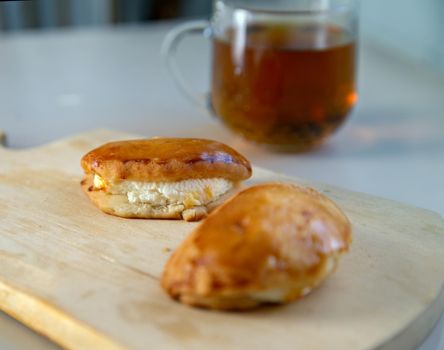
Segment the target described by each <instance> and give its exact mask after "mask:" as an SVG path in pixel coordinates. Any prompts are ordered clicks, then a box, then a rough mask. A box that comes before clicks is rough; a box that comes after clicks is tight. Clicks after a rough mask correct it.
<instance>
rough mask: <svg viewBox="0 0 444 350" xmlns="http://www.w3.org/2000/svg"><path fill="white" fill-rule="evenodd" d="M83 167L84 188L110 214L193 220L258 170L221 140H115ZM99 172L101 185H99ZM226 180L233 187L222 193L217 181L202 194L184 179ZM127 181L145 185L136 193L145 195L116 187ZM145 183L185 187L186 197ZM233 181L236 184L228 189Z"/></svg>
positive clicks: (88, 157)
mask: <svg viewBox="0 0 444 350" xmlns="http://www.w3.org/2000/svg"><path fill="white" fill-rule="evenodd" d="M81 166H82V168H83V169H84V171H85V178H84V179H83V181H82V188H83V190H84V191H85V193H86V194H87V195H88V197H89V198H90V199H91V201H92V202H93V203H94V204H95V205H97V206H98V207H99V208H100V209H101V210H102V211H104V212H105V213H108V214H112V215H116V216H121V217H125V218H145V219H182V218H183V219H184V220H187V221H197V220H200V219H202V218H203V217H205V216H206V215H207V214H208V212H210V211H211V210H212V209H213V208H214V207H216V206H217V205H218V204H220V203H221V202H222V201H223V200H224V199H226V198H227V197H228V196H229V195H230V194H231V193H232V192H233V191H234V190H235V188H236V185H237V184H238V183H239V182H240V181H241V180H244V179H246V178H249V177H250V176H251V172H252V170H251V165H250V163H249V162H248V160H247V159H245V158H244V157H243V156H242V155H240V154H239V153H238V152H236V151H235V150H234V149H232V148H231V147H228V146H227V145H224V144H222V143H220V142H216V141H211V140H204V139H191V138H154V139H149V140H131V141H118V142H110V143H107V144H104V145H103V146H100V147H98V148H96V149H94V150H92V151H90V152H88V153H87V154H86V155H85V156H83V158H82V160H81ZM95 176H97V177H96V179H97V181H98V182H99V183H100V186H99V185H96V186H97V187H95V186H94V178H95ZM221 179H223V181H225V183H226V184H227V183H228V184H229V185H227V186H228V187H227V189H224V190H222V191H221V189H220V187H218V188H219V190H218V191H219V192H217V191H216V192H213V189H212V187H211V185H208V187H205V188H204V189H203V190H201V191H202V192H199V189H198V190H196V187H194V189H187V188H185V187H184V185H183V183H182V182H181V181H184V180H205V181H208V183H211V181H213V184H214V183H215V184H216V185H217V183H218V182H217V181H219V180H221ZM126 182H136V183H138V184H137V186H141V187H139V189H138V190H137V191H138V192H136V195H138V196H142V197H144V198H145V199H142V200H138V199H137V197H136V200H133V199H132V198H134V197H131V198H130V197H129V196H134V193H133V192H131V193H130V190H129V189H124V190H121V189H120V190H115V188H116V186H117V187H118V188H122V187H121V185H122V184H123V185H126ZM144 184H150V186H151V188H153V186H154V188H156V186H160V187H161V186H163V187H165V186H170V188H171V189H173V190H171V191H173V192H174V189H175V188H176V189H177V188H178V187H177V186H179V187H180V189H179V190H178V191H182V192H180V195H182V197H181V199H180V200H179V199H177V197H176V198H175V199H174V198H173V199H171V198H169V197H168V198H165V196H164V197H162V196H159V198H157V197H152V196H151V195H152V192H149V191H150V190H147V189H143V185H144ZM153 184H154V185H153ZM219 184H220V181H219ZM231 185H233V187H232V188H231V190H228V189H229V188H230V187H231ZM119 186H120V187H119ZM175 186H176V187H175ZM147 191H148V192H147ZM171 191H170V193H171ZM193 191H195V192H193ZM196 191H197V192H196ZM224 191H227V192H224ZM125 192H126V193H125ZM196 193H197V194H196ZM195 195H197V196H198V199H197V200H196V199H195ZM150 196H151V197H150ZM199 196H200V197H199ZM173 197H174V196H173ZM203 197H205V198H204V199H203V200H202V198H203ZM147 198H148V199H147ZM199 198H200V199H199ZM130 199H131V200H130Z"/></svg>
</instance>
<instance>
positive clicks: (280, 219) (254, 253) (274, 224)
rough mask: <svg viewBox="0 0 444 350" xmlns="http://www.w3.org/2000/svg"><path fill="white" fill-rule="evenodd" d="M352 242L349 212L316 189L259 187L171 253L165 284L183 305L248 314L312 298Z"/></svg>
mask: <svg viewBox="0 0 444 350" xmlns="http://www.w3.org/2000/svg"><path fill="white" fill-rule="evenodd" d="M350 243H351V225H350V222H349V221H348V219H347V217H346V216H345V215H344V213H343V212H342V211H341V210H340V209H339V208H338V207H337V206H336V205H335V204H334V203H333V202H332V201H331V200H329V199H328V198H326V197H325V196H323V195H321V194H320V193H318V192H316V191H315V190H313V189H308V188H302V187H298V186H294V185H290V184H280V183H273V184H261V185H256V186H253V187H250V188H248V189H246V190H243V191H241V192H239V193H238V194H237V195H235V196H234V197H232V198H231V199H230V200H228V201H226V202H225V203H224V204H223V205H222V206H220V207H219V208H217V209H216V210H215V211H214V212H213V213H212V214H210V215H209V216H208V218H207V219H206V220H205V221H203V222H202V223H201V224H200V225H199V226H198V227H197V228H196V229H195V230H194V231H193V232H192V233H191V234H190V235H189V236H188V237H187V238H186V240H185V241H184V242H183V243H182V244H181V245H180V247H179V248H178V249H177V250H176V251H175V252H174V254H173V255H172V256H171V258H170V260H169V261H168V263H167V264H166V266H165V269H164V272H163V276H162V280H161V285H162V287H163V288H164V289H165V290H166V291H167V293H168V294H170V296H172V297H173V298H175V299H178V300H180V301H182V302H184V303H187V304H191V305H196V306H202V307H209V308H214V309H248V308H252V307H255V306H258V305H260V304H263V303H270V302H271V303H285V302H289V301H291V300H294V299H296V298H299V297H301V296H303V295H305V294H307V293H308V292H309V291H310V290H311V289H312V288H313V287H315V286H316V285H318V284H319V283H320V282H321V281H322V280H324V279H325V277H326V276H328V275H329V274H330V273H331V272H332V271H333V270H334V268H335V267H336V265H337V261H338V258H339V255H340V254H341V253H343V252H345V251H347V250H348V247H349V245H350Z"/></svg>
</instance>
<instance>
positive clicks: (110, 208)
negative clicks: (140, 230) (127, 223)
mask: <svg viewBox="0 0 444 350" xmlns="http://www.w3.org/2000/svg"><path fill="white" fill-rule="evenodd" d="M93 178H94V175H92V174H89V175H86V176H85V177H84V179H83V180H82V181H81V183H80V185H81V186H82V189H83V191H84V192H85V194H86V195H87V196H88V197H89V199H90V200H91V202H93V204H94V205H96V206H97V207H98V208H99V209H100V210H102V211H103V212H105V213H107V214H110V215H114V216H120V217H122V218H139V219H177V220H180V219H184V220H186V221H199V220H201V219H203V218H204V217H206V216H207V215H208V213H209V212H211V211H212V210H213V209H214V208H216V207H217V206H218V205H220V204H221V203H222V202H223V201H224V200H226V199H227V198H229V197H230V195H232V194H233V193H234V192H235V191H237V189H238V188H237V186H236V185H235V186H234V187H233V189H232V190H230V191H228V192H227V193H226V194H224V195H223V196H222V197H220V198H219V199H218V200H216V201H214V202H211V203H209V204H208V205H207V206H197V207H191V208H185V206H184V205H174V206H158V207H152V206H150V205H147V204H140V203H130V202H128V197H127V196H126V195H122V194H110V193H107V192H106V191H105V190H100V189H95V188H94V186H93Z"/></svg>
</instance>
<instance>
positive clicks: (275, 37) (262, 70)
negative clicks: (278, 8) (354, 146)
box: [211, 24, 357, 149]
mask: <svg viewBox="0 0 444 350" xmlns="http://www.w3.org/2000/svg"><path fill="white" fill-rule="evenodd" d="M356 97H357V95H356V90H355V44H354V40H352V38H351V37H350V36H349V35H348V34H347V33H346V32H345V31H344V30H342V29H340V28H337V27H333V26H323V27H317V26H316V27H315V26H313V25H311V26H310V25H307V26H302V25H259V24H258V25H253V26H250V27H249V28H248V30H247V32H246V33H245V31H243V32H236V31H235V30H233V29H230V30H228V31H227V32H226V34H225V35H224V37H223V38H215V39H214V40H213V69H212V96H211V100H212V106H213V109H214V111H215V112H216V114H217V115H218V116H219V117H220V118H221V119H222V120H223V121H224V122H225V124H226V125H228V126H229V127H230V128H231V129H233V130H234V131H237V132H239V133H241V134H243V135H244V136H245V137H246V138H247V139H250V140H254V141H256V142H259V143H266V144H272V145H283V146H290V147H294V148H296V149H304V148H307V147H311V146H313V145H315V144H318V143H319V142H321V141H322V140H323V139H324V138H325V137H326V136H328V135H329V134H330V133H332V132H333V130H335V129H336V128H337V127H338V126H339V125H340V124H341V123H342V122H343V120H344V119H345V118H346V116H347V114H348V113H349V111H350V109H351V107H352V106H353V104H354V103H355V101H356Z"/></svg>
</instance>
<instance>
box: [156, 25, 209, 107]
mask: <svg viewBox="0 0 444 350" xmlns="http://www.w3.org/2000/svg"><path fill="white" fill-rule="evenodd" d="M195 33H200V34H203V35H204V36H206V37H209V36H210V35H211V27H210V22H209V21H206V20H197V21H189V22H185V23H183V24H180V25H178V26H177V27H174V28H173V29H171V30H170V31H169V32H168V34H167V35H166V37H165V39H164V40H163V43H162V48H161V55H162V58H163V59H164V61H165V63H166V66H167V68H168V70H169V71H170V73H171V75H172V76H173V78H174V81H175V82H176V85H177V86H178V87H179V89H180V90H181V91H182V92H183V94H184V95H185V96H187V97H188V98H189V99H190V100H191V101H193V102H194V103H195V104H197V105H198V106H200V107H201V108H204V109H206V110H209V109H210V108H209V106H208V103H209V99H208V94H199V93H196V92H194V91H193V90H192V89H190V84H188V83H187V82H186V80H185V79H184V78H183V75H182V72H181V71H180V69H179V67H178V66H177V62H176V51H177V47H178V46H179V44H180V42H181V41H182V39H184V38H185V37H186V36H187V35H188V34H195Z"/></svg>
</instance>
